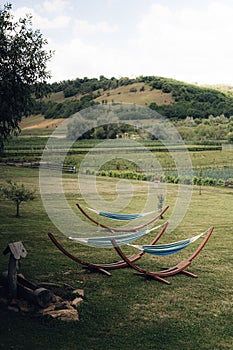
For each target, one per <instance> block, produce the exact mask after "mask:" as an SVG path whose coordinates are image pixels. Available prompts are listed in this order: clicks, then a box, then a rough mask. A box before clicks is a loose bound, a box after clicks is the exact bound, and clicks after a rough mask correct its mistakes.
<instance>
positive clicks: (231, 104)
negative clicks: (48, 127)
mask: <svg viewBox="0 0 233 350" xmlns="http://www.w3.org/2000/svg"><path fill="white" fill-rule="evenodd" d="M44 88H45V89H46V91H47V98H46V99H43V100H36V103H35V108H34V113H35V114H42V115H44V117H45V118H68V117H69V116H71V115H72V114H73V113H76V112H77V111H80V110H81V109H84V108H87V107H89V106H91V105H95V104H107V103H112V104H119V103H135V104H139V105H145V106H147V107H149V108H151V109H153V110H156V111H157V112H158V113H160V114H162V115H164V116H166V117H167V118H169V119H173V120H182V119H185V118H186V117H191V118H194V119H196V118H198V119H205V118H208V117H209V116H213V117H217V116H221V115H224V116H225V117H226V118H229V117H230V116H233V94H232V91H230V90H229V91H228V90H220V89H217V88H216V89H215V88H211V87H201V86H198V85H194V84H187V83H184V82H180V81H177V80H173V79H167V78H162V77H156V76H140V77H137V78H135V79H129V78H127V77H125V78H120V79H117V78H114V77H113V78H111V79H108V78H106V77H104V76H100V77H99V79H97V78H91V79H89V78H82V79H80V78H77V79H75V80H67V81H62V82H59V83H57V82H56V83H53V84H48V85H46V86H44Z"/></svg>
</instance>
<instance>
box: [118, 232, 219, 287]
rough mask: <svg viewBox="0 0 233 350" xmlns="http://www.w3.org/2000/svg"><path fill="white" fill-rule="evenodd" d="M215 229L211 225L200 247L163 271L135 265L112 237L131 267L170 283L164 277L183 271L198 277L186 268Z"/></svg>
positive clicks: (185, 273) (145, 274)
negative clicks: (145, 268)
mask: <svg viewBox="0 0 233 350" xmlns="http://www.w3.org/2000/svg"><path fill="white" fill-rule="evenodd" d="M213 230H214V227H210V229H209V231H208V232H207V234H206V236H205V238H204V239H203V241H202V243H201V244H200V245H199V247H198V248H197V249H196V250H195V252H194V253H193V254H192V255H191V256H190V257H189V258H188V259H185V260H182V261H181V262H179V263H178V264H177V265H175V266H173V267H169V268H165V269H163V270H161V271H156V272H153V271H147V270H144V269H142V268H141V267H139V266H137V265H135V264H134V262H132V261H130V260H129V259H128V258H127V257H126V256H125V254H124V253H123V251H122V250H121V248H120V247H119V246H118V245H117V242H116V240H115V239H112V244H113V247H114V248H115V250H116V251H117V253H118V254H119V255H120V257H121V258H122V259H123V260H124V261H125V262H126V263H127V264H128V265H129V266H130V267H132V268H133V269H134V270H136V271H137V272H138V273H139V274H140V275H144V276H145V277H150V278H154V279H156V280H158V281H161V282H164V283H167V284H169V282H168V281H167V280H166V279H165V278H164V277H170V276H174V275H176V274H179V273H182V274H184V275H186V276H189V277H193V278H196V277H197V275H194V274H193V273H191V272H189V271H186V270H185V269H186V268H187V267H189V266H190V265H191V262H192V260H193V259H195V257H196V256H197V255H198V254H199V253H200V251H201V250H202V249H203V248H204V246H205V245H206V243H207V241H208V240H209V238H210V236H211V234H212V232H213Z"/></svg>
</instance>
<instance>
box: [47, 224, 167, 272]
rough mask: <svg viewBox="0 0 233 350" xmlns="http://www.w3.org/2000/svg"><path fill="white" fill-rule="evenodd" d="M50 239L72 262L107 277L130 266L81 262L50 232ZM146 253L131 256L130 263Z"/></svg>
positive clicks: (154, 240) (162, 229)
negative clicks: (112, 271)
mask: <svg viewBox="0 0 233 350" xmlns="http://www.w3.org/2000/svg"><path fill="white" fill-rule="evenodd" d="M167 226H168V222H166V223H165V224H164V225H163V226H162V228H161V230H160V231H159V232H158V234H157V235H156V237H155V238H154V239H153V240H152V241H151V243H150V245H153V244H155V243H156V242H157V241H158V240H159V239H160V237H161V236H162V234H163V233H164V232H165V231H166V228H167ZM48 236H49V238H50V239H51V241H52V242H53V244H54V245H55V246H56V247H57V248H58V249H59V250H60V251H61V252H62V253H63V254H64V255H66V256H67V257H68V258H70V259H71V260H73V261H75V262H76V263H78V264H80V265H82V266H83V267H84V268H86V269H89V270H91V271H96V272H102V273H104V274H105V275H108V276H111V274H110V272H108V271H106V270H115V269H120V268H124V267H127V266H128V264H127V262H126V261H125V260H119V261H116V262H113V263H108V264H107V263H106V264H94V263H88V262H86V261H84V260H81V259H79V258H77V257H76V256H74V255H73V254H71V253H70V252H68V251H67V250H66V249H65V248H64V247H63V246H62V245H61V243H59V242H58V241H57V239H56V238H55V236H54V235H53V234H52V233H51V232H50V233H48ZM144 254H145V253H144V252H139V253H137V254H133V255H131V256H130V257H129V258H127V259H129V261H132V262H136V261H138V260H139V259H140V258H141V257H142V256H143V255H144Z"/></svg>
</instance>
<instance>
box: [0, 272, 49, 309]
mask: <svg viewBox="0 0 233 350" xmlns="http://www.w3.org/2000/svg"><path fill="white" fill-rule="evenodd" d="M17 277H18V276H17ZM2 278H3V280H5V283H7V281H8V271H5V272H3V273H2ZM17 290H18V295H19V296H21V297H23V298H25V299H26V300H28V301H29V302H31V303H33V304H36V305H37V306H39V307H42V308H46V307H48V306H49V305H50V304H51V303H52V301H53V294H52V292H51V291H50V290H48V289H46V288H38V287H37V286H36V285H35V284H33V283H31V282H29V281H28V280H26V279H25V278H23V277H22V276H19V277H18V278H17Z"/></svg>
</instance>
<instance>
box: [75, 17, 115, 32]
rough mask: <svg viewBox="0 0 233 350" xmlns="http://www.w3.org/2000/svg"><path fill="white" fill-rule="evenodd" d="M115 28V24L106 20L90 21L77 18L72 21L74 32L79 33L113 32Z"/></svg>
mask: <svg viewBox="0 0 233 350" xmlns="http://www.w3.org/2000/svg"><path fill="white" fill-rule="evenodd" d="M117 30H118V27H117V26H116V25H111V24H109V23H108V22H106V21H101V22H97V23H90V22H88V21H87V20H77V21H76V22H75V23H74V33H80V34H94V33H114V32H116V31H117Z"/></svg>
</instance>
